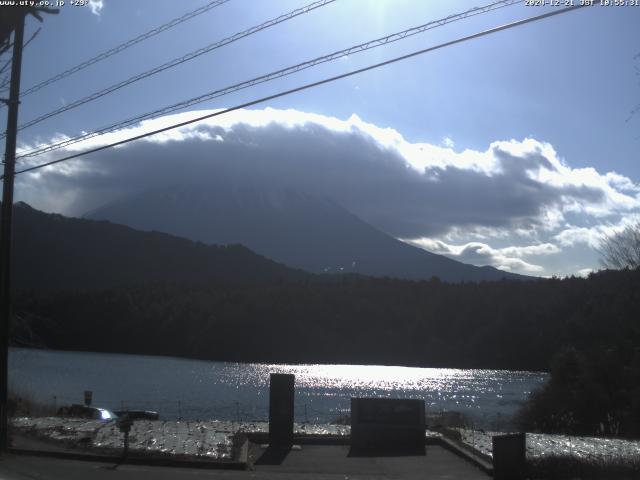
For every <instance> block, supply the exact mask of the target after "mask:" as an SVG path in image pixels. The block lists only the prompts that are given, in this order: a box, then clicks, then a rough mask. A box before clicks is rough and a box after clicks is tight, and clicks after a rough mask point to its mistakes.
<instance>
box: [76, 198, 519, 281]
mask: <svg viewBox="0 0 640 480" xmlns="http://www.w3.org/2000/svg"><path fill="white" fill-rule="evenodd" d="M85 218H91V219H96V220H109V221H111V222H114V223H119V224H123V225H128V226H130V227H133V228H136V229H139V230H147V231H149V230H157V231H162V232H167V233H171V234H173V235H178V236H180V237H185V238H190V239H192V240H197V241H201V242H204V243H207V244H218V245H225V244H242V245H246V246H247V247H248V248H250V249H251V250H253V251H255V252H257V253H259V254H261V255H264V256H265V257H267V258H270V259H273V260H275V261H277V262H280V263H284V264H285V265H288V266H290V267H295V268H301V269H304V270H307V271H309V272H313V273H344V272H351V273H359V274H363V275H372V276H388V277H396V278H401V279H411V280H422V279H430V278H432V277H434V276H435V277H438V278H440V279H441V280H445V281H451V282H460V281H482V280H499V279H502V278H508V279H525V278H527V277H524V276H520V275H516V274H512V273H507V272H503V271H500V270H498V269H496V268H493V267H488V266H487V267H476V266H472V265H467V264H464V263H461V262H457V261H455V260H452V259H450V258H447V257H444V256H441V255H436V254H433V253H430V252H427V251H425V250H423V249H420V248H417V247H413V246H411V245H407V244H406V243H404V242H401V241H399V240H397V239H395V238H393V237H391V236H389V235H387V234H386V233H383V232H381V231H380V230H378V229H376V228H374V227H373V226H371V225H370V224H368V223H366V222H365V221H363V220H361V219H360V218H358V217H357V216H355V215H353V214H352V213H350V212H348V211H347V210H345V209H344V208H343V207H342V206H340V205H338V204H337V203H335V202H333V201H331V200H329V199H325V198H319V197H315V196H312V195H308V194H304V193H300V192H297V191H294V190H290V189H265V188H260V187H255V186H245V187H235V186H229V185H225V186H220V185H218V186H216V187H210V188H207V189H205V188H186V187H176V188H171V189H164V190H152V191H147V192H144V193H142V194H138V195H134V196H130V197H127V198H124V199H121V200H119V201H116V202H113V203H110V204H108V205H105V206H103V207H101V208H99V209H97V210H94V211H92V212H89V213H87V214H86V215H85Z"/></svg>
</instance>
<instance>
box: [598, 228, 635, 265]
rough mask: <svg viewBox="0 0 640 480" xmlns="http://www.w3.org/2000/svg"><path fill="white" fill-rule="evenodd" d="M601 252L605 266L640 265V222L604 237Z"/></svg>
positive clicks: (602, 262) (601, 261) (601, 259)
mask: <svg viewBox="0 0 640 480" xmlns="http://www.w3.org/2000/svg"><path fill="white" fill-rule="evenodd" d="M599 252H600V257H601V258H600V263H601V264H602V266H603V267H605V268H611V269H622V268H632V269H633V268H638V267H640V222H639V223H636V224H635V225H632V226H629V227H627V228H625V229H624V230H623V231H621V232H618V233H615V234H612V235H607V236H605V237H603V238H602V240H601V242H600V248H599Z"/></svg>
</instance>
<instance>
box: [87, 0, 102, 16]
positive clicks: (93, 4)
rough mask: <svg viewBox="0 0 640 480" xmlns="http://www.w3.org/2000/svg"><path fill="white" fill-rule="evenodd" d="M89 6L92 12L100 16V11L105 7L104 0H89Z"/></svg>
mask: <svg viewBox="0 0 640 480" xmlns="http://www.w3.org/2000/svg"><path fill="white" fill-rule="evenodd" d="M89 8H91V13H93V14H94V15H98V16H100V12H102V9H103V8H104V3H103V0H89Z"/></svg>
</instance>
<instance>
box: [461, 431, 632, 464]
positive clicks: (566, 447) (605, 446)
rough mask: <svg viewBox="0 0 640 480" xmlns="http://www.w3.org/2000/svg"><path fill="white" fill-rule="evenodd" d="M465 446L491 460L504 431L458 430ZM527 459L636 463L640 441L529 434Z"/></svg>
mask: <svg viewBox="0 0 640 480" xmlns="http://www.w3.org/2000/svg"><path fill="white" fill-rule="evenodd" d="M458 431H459V432H460V435H461V437H462V438H461V439H462V441H463V442H464V443H466V444H467V445H469V446H471V447H472V448H474V449H476V450H478V451H479V452H481V453H483V454H485V455H488V456H489V457H491V456H492V455H493V452H492V440H491V439H492V438H493V437H494V436H497V435H504V432H488V431H482V430H469V429H462V428H461V429H458ZM526 442H527V457H529V458H544V457H550V456H554V457H569V458H575V459H585V460H589V461H592V462H595V463H600V464H603V463H611V462H614V461H633V460H637V459H638V458H640V441H638V440H636V441H634V440H622V439H617V438H596V437H573V436H567V435H550V434H541V433H527V440H526Z"/></svg>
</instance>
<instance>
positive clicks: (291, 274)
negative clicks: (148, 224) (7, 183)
mask: <svg viewBox="0 0 640 480" xmlns="http://www.w3.org/2000/svg"><path fill="white" fill-rule="evenodd" d="M13 218H14V236H13V239H14V240H13V244H12V245H13V255H12V258H13V281H14V288H17V289H25V288H34V289H41V288H45V289H52V288H55V289H68V288H81V289H82V288H104V287H112V286H122V285H133V284H141V283H146V282H156V281H179V282H201V281H210V280H223V281H240V280H242V281H263V280H274V279H278V278H301V277H305V276H307V274H306V273H304V272H300V271H295V270H292V269H289V268H287V267H285V266H283V265H279V264H277V263H275V262H273V261H271V260H268V259H266V258H263V257H261V256H259V255H256V254H255V253H253V252H251V251H250V250H249V249H247V248H246V247H243V246H240V245H232V246H208V245H204V244H202V243H196V242H193V241H191V240H186V239H183V238H177V237H174V236H171V235H168V234H166V233H158V232H139V231H136V230H133V229H132V228H129V227H125V226H122V225H114V224H112V223H109V222H104V221H102V222H98V221H94V220H83V219H77V218H67V217H63V216H62V215H53V214H47V213H44V212H41V211H38V210H35V209H33V208H31V207H30V206H29V205H27V204H25V203H16V205H15V207H14V217H13Z"/></svg>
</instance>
